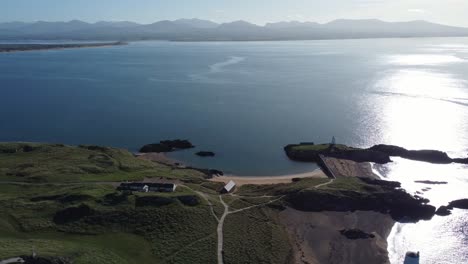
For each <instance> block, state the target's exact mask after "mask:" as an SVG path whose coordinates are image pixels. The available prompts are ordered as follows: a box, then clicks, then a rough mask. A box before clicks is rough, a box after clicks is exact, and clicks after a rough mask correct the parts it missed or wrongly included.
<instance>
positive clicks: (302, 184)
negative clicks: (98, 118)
mask: <svg viewBox="0 0 468 264" xmlns="http://www.w3.org/2000/svg"><path fill="white" fill-rule="evenodd" d="M329 180H330V179H327V178H304V179H300V180H299V181H297V182H293V183H288V184H275V185H243V186H241V187H240V188H239V189H238V191H237V192H236V194H238V195H242V196H262V195H283V194H287V193H291V192H297V191H300V190H304V189H308V188H313V187H314V186H316V185H319V184H322V183H326V182H328V181H329Z"/></svg>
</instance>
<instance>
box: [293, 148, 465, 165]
mask: <svg viewBox="0 0 468 264" xmlns="http://www.w3.org/2000/svg"><path fill="white" fill-rule="evenodd" d="M308 146H309V147H310V146H314V145H312V144H311V143H307V144H303V143H301V144H296V145H288V146H286V147H285V148H284V150H285V152H286V155H287V156H288V157H289V158H290V159H292V160H296V161H306V162H307V161H308V162H320V159H319V155H324V156H326V157H332V158H337V159H346V160H352V161H355V162H374V163H378V164H385V163H388V162H391V159H390V157H401V158H404V159H410V160H416V161H423V162H430V163H435V164H449V163H452V162H456V163H462V164H468V158H455V159H452V158H450V157H449V156H448V154H447V153H445V152H443V151H439V150H407V149H405V148H402V147H399V146H393V145H383V144H381V145H375V146H373V147H371V148H368V149H358V148H351V147H347V146H344V145H339V146H338V147H337V146H335V145H330V147H328V148H313V147H312V148H308ZM322 146H323V145H322Z"/></svg>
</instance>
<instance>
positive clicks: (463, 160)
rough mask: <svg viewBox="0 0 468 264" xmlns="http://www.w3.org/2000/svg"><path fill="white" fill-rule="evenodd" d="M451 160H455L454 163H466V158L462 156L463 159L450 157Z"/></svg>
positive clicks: (467, 160)
mask: <svg viewBox="0 0 468 264" xmlns="http://www.w3.org/2000/svg"><path fill="white" fill-rule="evenodd" d="M452 160H453V162H456V163H461V164H468V158H464V159H460V158H458V159H452Z"/></svg>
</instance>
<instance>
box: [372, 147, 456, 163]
mask: <svg viewBox="0 0 468 264" xmlns="http://www.w3.org/2000/svg"><path fill="white" fill-rule="evenodd" d="M370 150H374V151H378V152H382V153H386V154H388V155H390V156H396V157H402V158H405V159H410V160H417V161H425V162H430V163H438V164H449V163H452V162H453V161H452V159H451V158H450V157H449V156H448V155H447V153H445V152H442V151H438V150H407V149H405V148H402V147H398V146H392V145H375V146H373V147H371V148H370Z"/></svg>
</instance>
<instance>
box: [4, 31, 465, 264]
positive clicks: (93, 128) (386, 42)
mask: <svg viewBox="0 0 468 264" xmlns="http://www.w3.org/2000/svg"><path fill="white" fill-rule="evenodd" d="M0 91H1V97H0V113H1V114H0V141H42V142H63V143H68V144H100V145H111V146H116V147H123V148H128V149H130V150H133V151H136V150H137V149H138V148H139V147H140V146H142V145H144V144H146V143H152V142H157V141H159V140H161V139H172V138H186V139H190V140H191V141H192V142H193V143H194V144H195V145H197V149H194V150H190V151H182V152H177V153H174V154H172V156H173V157H175V158H177V159H180V160H183V161H185V162H187V163H190V164H193V165H196V166H201V167H211V168H218V169H222V170H224V171H226V172H228V173H234V174H239V175H280V174H288V173H299V172H305V171H309V170H312V169H314V168H315V166H314V165H310V164H305V163H296V162H291V161H289V160H288V159H287V158H286V157H285V155H284V153H283V151H282V148H283V146H285V145H286V144H289V143H296V142H301V141H315V142H328V141H330V140H331V137H332V136H335V137H336V138H337V141H338V142H340V143H345V144H350V145H355V146H360V147H367V146H371V145H373V144H378V143H388V144H397V145H401V146H404V147H407V148H414V149H422V148H431V149H440V150H444V151H448V152H449V153H450V154H451V155H452V156H466V155H467V154H468V133H467V132H468V122H467V120H468V39H466V38H440V39H436V38H428V39H380V40H336V41H301V42H220V43H217V42H212V43H175V42H139V43H132V44H130V45H128V46H119V47H108V48H90V49H75V50H54V51H37V52H36V51H35V52H24V53H11V54H0ZM199 150H210V151H215V152H216V153H217V156H216V157H215V158H212V159H211V158H210V159H202V158H198V157H196V156H195V155H194V154H193V153H194V152H196V151H199ZM376 169H377V170H378V171H379V172H381V174H382V175H383V176H384V177H387V178H389V179H394V180H398V181H401V182H403V185H404V187H405V188H406V189H408V190H409V191H410V192H416V191H421V189H423V188H425V187H431V188H432V189H431V190H427V191H426V192H424V196H425V197H428V198H429V199H431V201H432V202H433V204H435V205H442V204H446V203H447V202H449V201H451V200H452V199H458V198H468V191H466V190H468V173H467V171H468V168H467V167H466V166H465V167H464V166H459V165H428V164H425V163H418V162H408V161H404V160H396V162H395V163H393V164H390V165H385V166H378V167H376ZM421 179H422V180H427V179H432V180H446V181H449V184H448V185H443V186H424V185H418V184H415V183H414V180H421ZM467 219H468V214H467V213H466V211H465V212H463V211H455V213H454V214H453V215H452V216H450V217H447V218H435V219H434V220H432V221H429V222H421V223H418V224H415V225H409V224H408V225H396V226H395V228H394V230H393V232H392V235H391V237H390V238H389V242H390V247H389V249H390V252H391V258H392V262H393V263H401V262H402V260H401V258H402V255H403V254H404V253H405V252H406V250H419V251H421V254H422V258H421V263H468V254H467V252H466V251H465V248H466V246H467V245H468V238H467V237H468V235H467V233H468V227H467ZM444 261H445V262H444Z"/></svg>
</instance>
